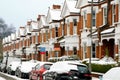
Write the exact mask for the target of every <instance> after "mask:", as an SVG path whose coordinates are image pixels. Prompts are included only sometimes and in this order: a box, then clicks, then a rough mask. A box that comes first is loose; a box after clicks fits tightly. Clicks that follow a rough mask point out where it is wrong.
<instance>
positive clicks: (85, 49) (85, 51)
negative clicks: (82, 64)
mask: <svg viewBox="0 0 120 80" xmlns="http://www.w3.org/2000/svg"><path fill="white" fill-rule="evenodd" d="M86 45H87V44H86V43H85V42H84V43H83V59H85V58H86V53H87V48H86Z"/></svg>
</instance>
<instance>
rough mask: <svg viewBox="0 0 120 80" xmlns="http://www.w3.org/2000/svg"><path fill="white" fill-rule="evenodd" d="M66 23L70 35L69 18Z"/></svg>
mask: <svg viewBox="0 0 120 80" xmlns="http://www.w3.org/2000/svg"><path fill="white" fill-rule="evenodd" d="M66 24H67V35H70V22H69V20H67V22H66Z"/></svg>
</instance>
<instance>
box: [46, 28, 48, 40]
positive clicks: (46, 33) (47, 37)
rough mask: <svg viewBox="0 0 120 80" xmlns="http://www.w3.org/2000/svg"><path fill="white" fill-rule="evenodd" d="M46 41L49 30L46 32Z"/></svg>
mask: <svg viewBox="0 0 120 80" xmlns="http://www.w3.org/2000/svg"><path fill="white" fill-rule="evenodd" d="M46 40H48V30H46Z"/></svg>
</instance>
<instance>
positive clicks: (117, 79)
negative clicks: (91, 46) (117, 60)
mask: <svg viewBox="0 0 120 80" xmlns="http://www.w3.org/2000/svg"><path fill="white" fill-rule="evenodd" d="M119 74H120V67H115V68H112V69H110V70H109V71H107V72H106V73H105V74H104V75H103V76H102V77H100V80H120V75H119Z"/></svg>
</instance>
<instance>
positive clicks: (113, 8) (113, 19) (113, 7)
mask: <svg viewBox="0 0 120 80" xmlns="http://www.w3.org/2000/svg"><path fill="white" fill-rule="evenodd" d="M112 17H113V18H112V23H113V24H114V22H115V4H113V5H112Z"/></svg>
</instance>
